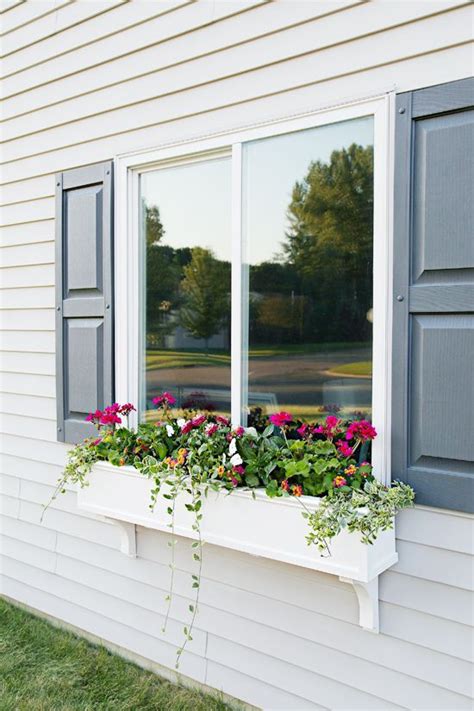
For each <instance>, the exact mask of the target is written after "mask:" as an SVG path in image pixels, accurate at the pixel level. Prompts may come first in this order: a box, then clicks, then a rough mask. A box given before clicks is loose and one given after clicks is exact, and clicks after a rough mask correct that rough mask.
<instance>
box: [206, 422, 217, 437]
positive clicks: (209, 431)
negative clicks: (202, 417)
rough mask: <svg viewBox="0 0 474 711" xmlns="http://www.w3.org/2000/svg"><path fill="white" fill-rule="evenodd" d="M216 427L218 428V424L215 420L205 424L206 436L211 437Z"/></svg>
mask: <svg viewBox="0 0 474 711" xmlns="http://www.w3.org/2000/svg"><path fill="white" fill-rule="evenodd" d="M218 429H219V425H216V423H215V422H212V423H211V424H209V425H207V427H206V434H207V436H208V437H212V435H213V434H215V433H216V432H217V430H218Z"/></svg>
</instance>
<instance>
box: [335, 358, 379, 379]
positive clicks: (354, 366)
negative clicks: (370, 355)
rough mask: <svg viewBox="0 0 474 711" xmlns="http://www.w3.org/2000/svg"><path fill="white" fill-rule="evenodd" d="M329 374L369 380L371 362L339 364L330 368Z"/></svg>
mask: <svg viewBox="0 0 474 711" xmlns="http://www.w3.org/2000/svg"><path fill="white" fill-rule="evenodd" d="M330 372H331V373H332V374H334V375H353V376H362V377H364V378H370V376H371V375H372V361H371V360H361V361H356V362H355V363H341V364H340V365H336V366H334V368H331V371H330Z"/></svg>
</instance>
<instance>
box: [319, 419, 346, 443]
mask: <svg viewBox="0 0 474 711" xmlns="http://www.w3.org/2000/svg"><path fill="white" fill-rule="evenodd" d="M340 423H341V420H340V419H339V418H338V417H335V416H334V415H328V417H326V424H325V425H319V426H318V427H315V428H314V429H313V432H314V434H323V435H326V437H327V438H328V439H332V438H333V437H334V436H335V435H336V434H338V433H339V425H340Z"/></svg>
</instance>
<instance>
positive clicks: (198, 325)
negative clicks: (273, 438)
mask: <svg viewBox="0 0 474 711" xmlns="http://www.w3.org/2000/svg"><path fill="white" fill-rule="evenodd" d="M373 134H374V119H373V117H372V116H366V117H362V118H354V119H351V120H347V121H340V122H339V123H333V124H327V125H323V126H319V127H315V128H305V129H304V130H300V131H293V132H291V133H285V134H280V135H277V136H272V137H269V138H262V139H259V140H253V141H249V142H242V143H239V144H237V146H238V150H237V151H234V157H233V158H232V157H231V155H230V152H231V149H230V147H229V148H228V149H226V150H228V153H227V154H226V153H222V154H220V157H218V158H215V157H213V158H210V159H206V158H205V157H202V158H201V157H198V158H197V159H196V158H195V157H192V158H189V159H186V158H180V159H179V161H180V162H178V163H168V164H162V165H161V166H158V167H157V168H156V169H152V170H149V171H147V172H143V173H141V175H140V210H141V219H142V229H141V235H140V244H141V253H142V260H141V263H142V274H143V275H144V278H143V279H141V280H140V283H141V285H142V286H143V289H142V302H143V308H142V318H143V319H144V323H143V327H142V338H141V344H142V347H141V355H140V362H141V373H142V377H141V401H142V402H141V413H142V417H145V418H146V417H151V416H152V413H153V411H154V408H153V406H152V401H153V398H154V397H155V396H156V395H157V394H158V393H160V392H162V391H164V390H167V391H169V392H171V393H172V395H173V396H174V397H175V398H176V401H177V402H176V409H177V410H182V409H190V410H208V411H213V412H219V413H225V414H228V413H230V412H231V399H232V398H233V402H234V405H235V407H234V412H235V411H236V410H237V411H239V409H240V410H241V414H242V417H241V421H242V423H243V424H245V423H246V422H248V423H249V424H254V423H257V422H258V420H259V418H261V417H266V416H267V415H268V414H270V413H271V412H274V411H278V410H287V411H289V412H290V413H291V414H292V415H293V416H294V417H296V418H298V419H302V420H318V419H322V418H324V417H325V416H326V415H328V414H330V413H339V414H340V415H341V416H344V417H355V416H360V415H363V416H364V417H370V416H371V407H372V314H373V311H372V309H373V247H374V244H373V243H374V240H373V219H374V218H373V204H374V177H373V176H374V149H373V146H374V137H373ZM240 147H241V148H240ZM240 158H241V165H240V162H239V161H240ZM233 160H234V161H235V162H234V165H232V161H233ZM232 176H233V177H232ZM236 213H237V214H236ZM236 225H237V226H238V227H237V228H236ZM239 233H240V234H239ZM231 235H233V239H234V249H232V237H231ZM235 243H238V244H237V247H238V248H237V249H235V247H236V244H235ZM241 254H242V259H240V255H241ZM232 255H233V256H232ZM232 260H233V263H232ZM232 269H234V270H235V273H234V277H235V276H236V275H238V278H236V279H234V282H233V283H234V289H236V290H237V291H238V292H239V293H238V294H236V293H234V294H233V297H234V298H233V299H231V271H232ZM240 276H242V278H241V279H240ZM231 304H232V308H233V314H232V319H231ZM241 329H242V330H241ZM232 338H233V339H235V340H234V344H236V343H239V344H240V343H242V348H241V349H240V347H239V353H238V361H239V362H238V365H237V367H234V368H233V372H232V385H233V392H232V396H231V356H230V354H231V339H232ZM235 355H236V356H237V352H236V351H235ZM242 364H243V366H242ZM235 365H236V364H235V363H234V366H235ZM241 366H242V367H241ZM240 404H241V405H242V407H241V408H240V407H239V406H240Z"/></svg>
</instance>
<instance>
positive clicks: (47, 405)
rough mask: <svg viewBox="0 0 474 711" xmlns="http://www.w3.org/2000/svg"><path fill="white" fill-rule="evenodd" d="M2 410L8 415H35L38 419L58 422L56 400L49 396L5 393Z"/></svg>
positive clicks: (0, 406)
mask: <svg viewBox="0 0 474 711" xmlns="http://www.w3.org/2000/svg"><path fill="white" fill-rule="evenodd" d="M0 410H1V412H2V413H4V414H6V415H25V413H26V414H30V415H34V417H35V418H36V419H41V420H53V421H54V422H56V401H55V400H54V399H53V398H49V397H37V396H36V395H19V394H18V393H3V394H2V398H1V402H0Z"/></svg>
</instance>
